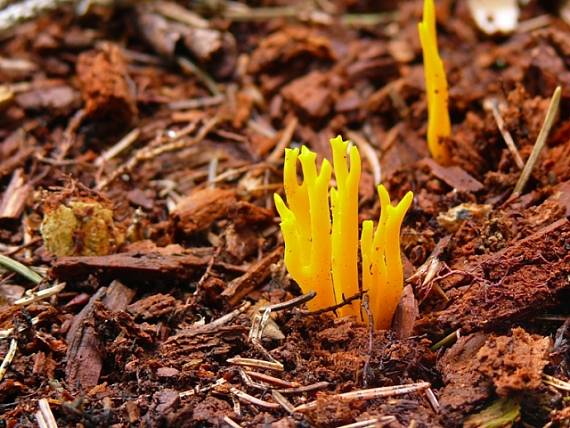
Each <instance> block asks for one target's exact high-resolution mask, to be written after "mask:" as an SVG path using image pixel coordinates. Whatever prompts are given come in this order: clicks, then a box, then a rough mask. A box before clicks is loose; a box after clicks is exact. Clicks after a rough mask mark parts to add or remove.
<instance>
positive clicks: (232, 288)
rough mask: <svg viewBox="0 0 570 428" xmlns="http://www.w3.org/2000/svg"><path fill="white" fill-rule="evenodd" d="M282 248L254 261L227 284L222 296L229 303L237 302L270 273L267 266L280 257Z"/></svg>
mask: <svg viewBox="0 0 570 428" xmlns="http://www.w3.org/2000/svg"><path fill="white" fill-rule="evenodd" d="M282 253H283V248H281V247H279V248H277V249H275V250H273V251H272V252H271V253H269V254H268V255H267V256H265V257H264V258H263V259H261V260H260V261H258V262H257V263H255V264H254V265H253V266H251V268H250V269H249V271H248V272H247V273H245V274H243V275H242V276H240V277H239V278H236V279H234V280H233V281H232V282H230V283H229V284H228V288H226V289H225V290H224V291H223V293H222V296H225V297H227V298H228V299H229V302H230V304H232V305H235V304H237V303H239V302H240V301H241V300H242V299H243V298H244V297H245V296H247V295H248V294H249V293H250V292H252V291H253V290H255V289H256V288H257V287H259V286H260V285H261V284H262V283H263V281H265V280H266V279H267V277H268V276H269V275H270V273H271V270H270V269H269V267H270V266H271V265H272V264H274V263H277V262H278V261H279V259H280V258H281V254H282Z"/></svg>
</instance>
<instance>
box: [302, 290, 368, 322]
mask: <svg viewBox="0 0 570 428" xmlns="http://www.w3.org/2000/svg"><path fill="white" fill-rule="evenodd" d="M364 293H366V291H360V292H358V293H356V294H355V295H354V296H350V297H349V298H346V299H344V300H343V301H342V302H340V303H337V304H336V305H332V306H329V307H326V308H323V309H319V310H316V311H304V310H299V313H300V314H301V315H306V316H311V315H320V314H324V313H325V312H331V311H333V312H334V311H336V310H337V309H338V308H341V307H343V306H344V305H348V304H349V303H352V302H353V301H354V300H358V299H360V298H361V297H362V296H363V295H364Z"/></svg>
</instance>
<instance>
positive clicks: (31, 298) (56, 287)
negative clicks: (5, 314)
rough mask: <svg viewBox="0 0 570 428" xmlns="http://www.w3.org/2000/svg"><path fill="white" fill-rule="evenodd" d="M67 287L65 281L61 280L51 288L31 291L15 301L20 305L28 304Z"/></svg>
mask: <svg viewBox="0 0 570 428" xmlns="http://www.w3.org/2000/svg"><path fill="white" fill-rule="evenodd" d="M64 288H65V282H60V283H57V284H55V285H54V286H52V287H50V288H46V289H44V290H40V291H37V292H35V293H30V295H28V296H24V297H22V298H20V299H18V300H16V301H15V302H14V304H15V305H18V306H27V305H29V304H31V303H34V302H37V301H38V300H43V299H47V298H48V297H51V296H53V295H55V294H57V293H59V292H60V291H61V290H63V289H64Z"/></svg>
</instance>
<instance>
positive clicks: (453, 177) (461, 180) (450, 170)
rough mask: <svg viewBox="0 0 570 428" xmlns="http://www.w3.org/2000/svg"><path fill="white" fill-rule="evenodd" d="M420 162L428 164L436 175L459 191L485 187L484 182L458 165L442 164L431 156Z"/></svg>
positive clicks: (477, 189) (471, 190) (472, 190)
mask: <svg viewBox="0 0 570 428" xmlns="http://www.w3.org/2000/svg"><path fill="white" fill-rule="evenodd" d="M420 164H421V165H425V166H427V167H428V168H429V169H430V170H431V172H432V174H433V175H434V176H435V177H437V178H439V179H440V180H441V181H443V182H445V183H446V184H447V185H449V186H451V187H453V188H454V189H455V190H457V191H459V192H478V191H480V190H482V189H483V184H481V183H480V182H479V181H477V180H476V179H475V178H473V177H472V176H471V175H470V174H468V173H467V172H466V171H465V170H463V169H462V168H460V167H458V166H441V165H440V164H438V163H437V162H436V161H434V160H433V159H430V158H426V159H424V160H422V161H421V162H420Z"/></svg>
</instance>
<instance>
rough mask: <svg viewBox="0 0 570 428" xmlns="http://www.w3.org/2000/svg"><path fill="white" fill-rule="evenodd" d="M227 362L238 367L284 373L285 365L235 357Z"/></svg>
mask: <svg viewBox="0 0 570 428" xmlns="http://www.w3.org/2000/svg"><path fill="white" fill-rule="evenodd" d="M227 361H228V363H231V364H236V365H238V366H245V367H255V368H261V369H269V370H275V371H278V372H282V371H283V370H284V368H283V364H281V363H279V362H271V361H265V360H256V359H255V358H242V357H234V358H228V360H227Z"/></svg>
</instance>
